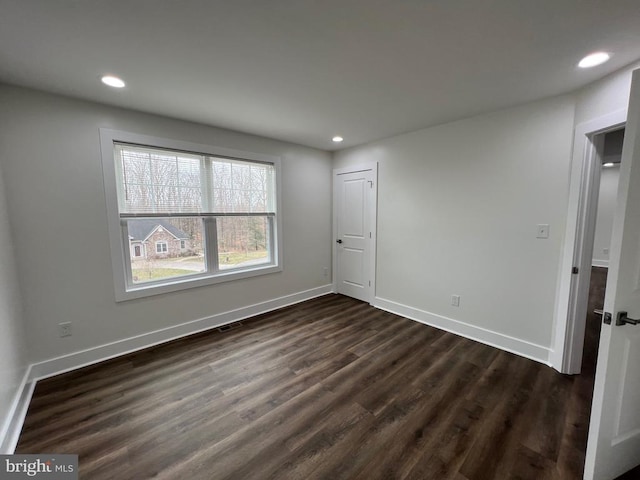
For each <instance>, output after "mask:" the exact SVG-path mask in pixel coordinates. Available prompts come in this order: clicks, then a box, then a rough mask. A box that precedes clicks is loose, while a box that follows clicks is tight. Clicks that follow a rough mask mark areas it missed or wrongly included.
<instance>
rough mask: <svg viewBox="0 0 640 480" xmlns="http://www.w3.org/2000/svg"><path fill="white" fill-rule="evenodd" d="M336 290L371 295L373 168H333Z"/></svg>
mask: <svg viewBox="0 0 640 480" xmlns="http://www.w3.org/2000/svg"><path fill="white" fill-rule="evenodd" d="M333 180H334V187H333V188H334V225H335V236H336V238H335V240H336V248H335V250H334V251H335V259H336V264H335V275H336V292H337V293H342V294H344V295H348V296H350V297H354V298H357V299H360V300H364V301H365V302H371V301H372V299H373V294H372V293H373V275H374V271H373V268H374V267H373V263H374V262H375V258H374V256H373V255H374V245H375V243H374V240H375V205H376V202H375V189H376V171H375V168H373V167H372V168H368V169H357V170H356V171H353V170H336V171H335V172H334V178H333Z"/></svg>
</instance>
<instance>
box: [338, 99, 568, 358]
mask: <svg viewBox="0 0 640 480" xmlns="http://www.w3.org/2000/svg"><path fill="white" fill-rule="evenodd" d="M573 122H574V101H573V97H570V96H563V97H557V98H552V99H548V100H545V101H540V102H536V103H531V104H527V105H523V106H520V107H518V108H512V109H509V110H504V111H500V112H495V113H491V114H486V115H481V116H478V117H474V118H469V119H466V120H461V121H458V122H455V123H450V124H446V125H441V126H437V127H433V128H428V129H425V130H420V131H417V132H413V133H409V134H405V135H400V136H396V137H393V138H389V139H385V140H381V141H378V142H374V143H371V144H368V145H364V146H361V147H356V148H352V149H348V150H344V151H340V152H337V153H336V154H334V168H339V167H345V166H348V165H355V164H360V163H364V162H370V161H377V162H379V180H378V195H379V196H378V203H379V206H378V251H377V292H376V296H377V297H378V298H381V299H386V300H390V301H391V302H394V303H395V304H398V305H401V306H402V305H403V306H408V307H411V308H412V309H417V310H419V311H421V312H426V314H425V315H424V318H427V319H428V318H434V319H438V321H441V322H444V323H443V324H444V325H445V327H449V328H450V329H452V330H454V331H461V329H466V330H467V332H468V331H471V332H475V333H476V334H477V335H478V336H479V337H481V338H482V336H483V335H485V333H486V334H487V338H493V339H494V343H496V344H498V345H499V346H503V347H504V346H507V347H509V346H510V347H511V348H512V349H514V350H519V349H520V351H522V350H523V349H526V348H527V344H529V343H530V344H534V345H537V346H540V347H541V348H539V349H538V350H537V351H538V353H539V354H538V355H536V354H533V356H538V357H539V358H538V359H539V360H543V361H546V360H547V358H546V356H545V355H546V353H548V352H547V351H546V349H548V348H549V347H550V345H551V338H552V331H553V316H554V300H555V294H556V287H557V278H558V269H559V263H560V253H561V245H562V236H563V234H564V227H565V221H566V211H567V199H568V181H569V166H570V165H569V164H570V153H571V142H572V131H573ZM537 224H550V226H551V227H550V237H549V238H548V239H545V240H542V239H537V238H536V226H537ZM452 294H458V295H460V296H461V302H460V307H458V308H456V307H452V306H451V305H450V302H451V295H452ZM431 314H435V316H433V315H431ZM441 317H446V318H444V319H442V318H441ZM456 321H459V322H464V324H466V325H460V324H458V323H456ZM469 325H470V326H471V327H472V328H471V329H469V328H467V326H469ZM487 332H488V333H487ZM493 334H495V335H493ZM472 336H473V333H472Z"/></svg>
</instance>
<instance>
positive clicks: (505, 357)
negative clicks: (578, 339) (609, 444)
mask: <svg viewBox="0 0 640 480" xmlns="http://www.w3.org/2000/svg"><path fill="white" fill-rule="evenodd" d="M590 338H592V340H593V338H595V336H594V335H592V336H591V337H590ZM592 343H593V342H592ZM589 355H590V356H589ZM589 355H587V356H586V357H588V358H595V356H594V355H593V354H589ZM586 370H587V374H586V375H583V376H575V377H566V376H562V375H559V374H557V373H556V372H554V371H552V370H551V369H549V368H548V367H546V366H544V365H541V364H538V363H535V362H532V361H530V360H527V359H524V358H521V357H517V356H515V355H512V354H509V353H506V352H503V351H500V350H497V349H494V348H492V347H489V346H486V345H482V344H480V343H477V342H473V341H471V340H468V339H465V338H462V337H458V336H456V335H452V334H449V333H446V332H443V331H441V330H437V329H434V328H432V327H429V326H426V325H423V324H420V323H417V322H414V321H411V320H408V319H404V318H402V317H399V316H396V315H393V314H391V313H389V312H385V311H382V310H378V309H375V308H373V307H371V306H369V305H367V304H365V303H363V302H360V301H357V300H354V299H351V298H347V297H343V296H340V295H326V296H324V297H320V298H317V299H314V300H310V301H308V302H303V303H300V304H297V305H292V306H290V307H286V308H283V309H281V310H278V311H275V312H271V313H268V314H263V315H260V316H257V317H255V318H253V319H247V320H243V321H242V323H241V324H239V325H237V326H235V327H234V328H231V329H229V330H227V331H224V332H219V331H209V332H203V333H200V334H196V335H193V336H190V337H187V338H183V339H179V340H176V341H173V342H169V343H167V344H164V345H158V346H155V347H152V348H149V349H146V350H143V351H140V352H137V353H133V354H130V355H126V356H124V357H121V358H117V359H113V360H109V361H106V362H102V363H100V364H96V365H92V366H89V367H85V368H83V369H80V370H77V371H74V372H70V373H67V374H63V375H59V376H57V377H53V378H50V379H47V380H42V381H40V382H38V385H37V386H36V389H35V393H34V397H33V399H32V402H31V405H30V407H29V411H28V414H27V418H26V421H25V425H24V429H23V432H22V434H21V436H20V440H19V444H18V448H17V452H18V453H41V452H45V451H46V452H48V453H77V454H79V455H80V478H83V479H84V478H88V479H98V480H102V479H105V480H106V479H113V478H118V479H121V480H129V479H131V480H133V479H135V480H140V479H146V478H164V479H172V480H173V479H176V478H189V479H190V480H191V479H194V480H199V479H202V480H205V479H206V480H209V479H211V478H216V479H228V480H231V479H233V480H235V479H243V480H245V479H260V480H265V479H278V480H280V479H284V480H287V479H305V480H308V479H309V480H311V479H331V480H334V479H367V480H370V479H377V478H379V479H382V478H384V479H387V478H388V479H391V478H396V479H402V480H418V479H434V480H443V479H450V480H478V479H482V480H490V479H493V478H496V479H498V478H499V479H503V478H522V479H529V478H536V479H538V478H540V479H547V478H548V479H554V480H555V479H562V480H572V479H579V478H581V475H582V463H583V462H584V449H585V446H586V431H587V428H588V415H589V404H590V395H591V390H592V388H593V371H594V370H593V369H591V368H587V369H586Z"/></svg>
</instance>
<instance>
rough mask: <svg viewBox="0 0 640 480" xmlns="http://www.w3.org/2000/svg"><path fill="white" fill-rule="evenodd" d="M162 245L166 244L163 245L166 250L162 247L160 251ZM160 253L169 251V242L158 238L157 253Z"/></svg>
mask: <svg viewBox="0 0 640 480" xmlns="http://www.w3.org/2000/svg"><path fill="white" fill-rule="evenodd" d="M160 245H164V247H163V248H164V250H162V249H160V251H158V247H159V246H160ZM158 253H169V244H168V243H167V241H166V240H158V241H157V242H156V254H158Z"/></svg>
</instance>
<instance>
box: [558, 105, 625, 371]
mask: <svg viewBox="0 0 640 480" xmlns="http://www.w3.org/2000/svg"><path fill="white" fill-rule="evenodd" d="M626 121H627V109H626V108H623V109H620V110H616V111H614V112H611V113H609V114H607V115H603V116H602V117H598V118H595V119H593V120H590V121H587V122H584V123H581V124H579V125H577V126H576V129H575V135H574V140H573V155H572V159H571V176H570V183H569V207H568V214H567V224H566V230H565V242H564V247H563V252H562V262H561V267H560V268H561V269H560V272H559V278H558V294H557V297H556V298H557V300H556V311H555V325H556V327H555V332H554V342H553V344H552V346H553V349H552V350H551V352H550V356H549V362H550V364H551V366H552V367H553V368H555V369H556V370H558V371H559V372H560V373H566V374H578V373H580V368H581V364H582V353H583V345H584V333H585V325H586V314H587V308H588V305H587V303H588V302H587V299H588V297H589V282H590V279H591V263H592V256H593V241H594V236H595V225H596V212H597V208H598V194H599V186H600V168H599V167H600V166H599V165H598V163H599V162H600V156H599V152H600V151H601V149H602V146H603V145H602V137H601V136H600V134H603V133H607V132H609V131H612V130H617V129H619V128H621V127H624V125H625V124H626ZM574 267H578V273H577V274H573V273H572V269H573V268H574Z"/></svg>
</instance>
